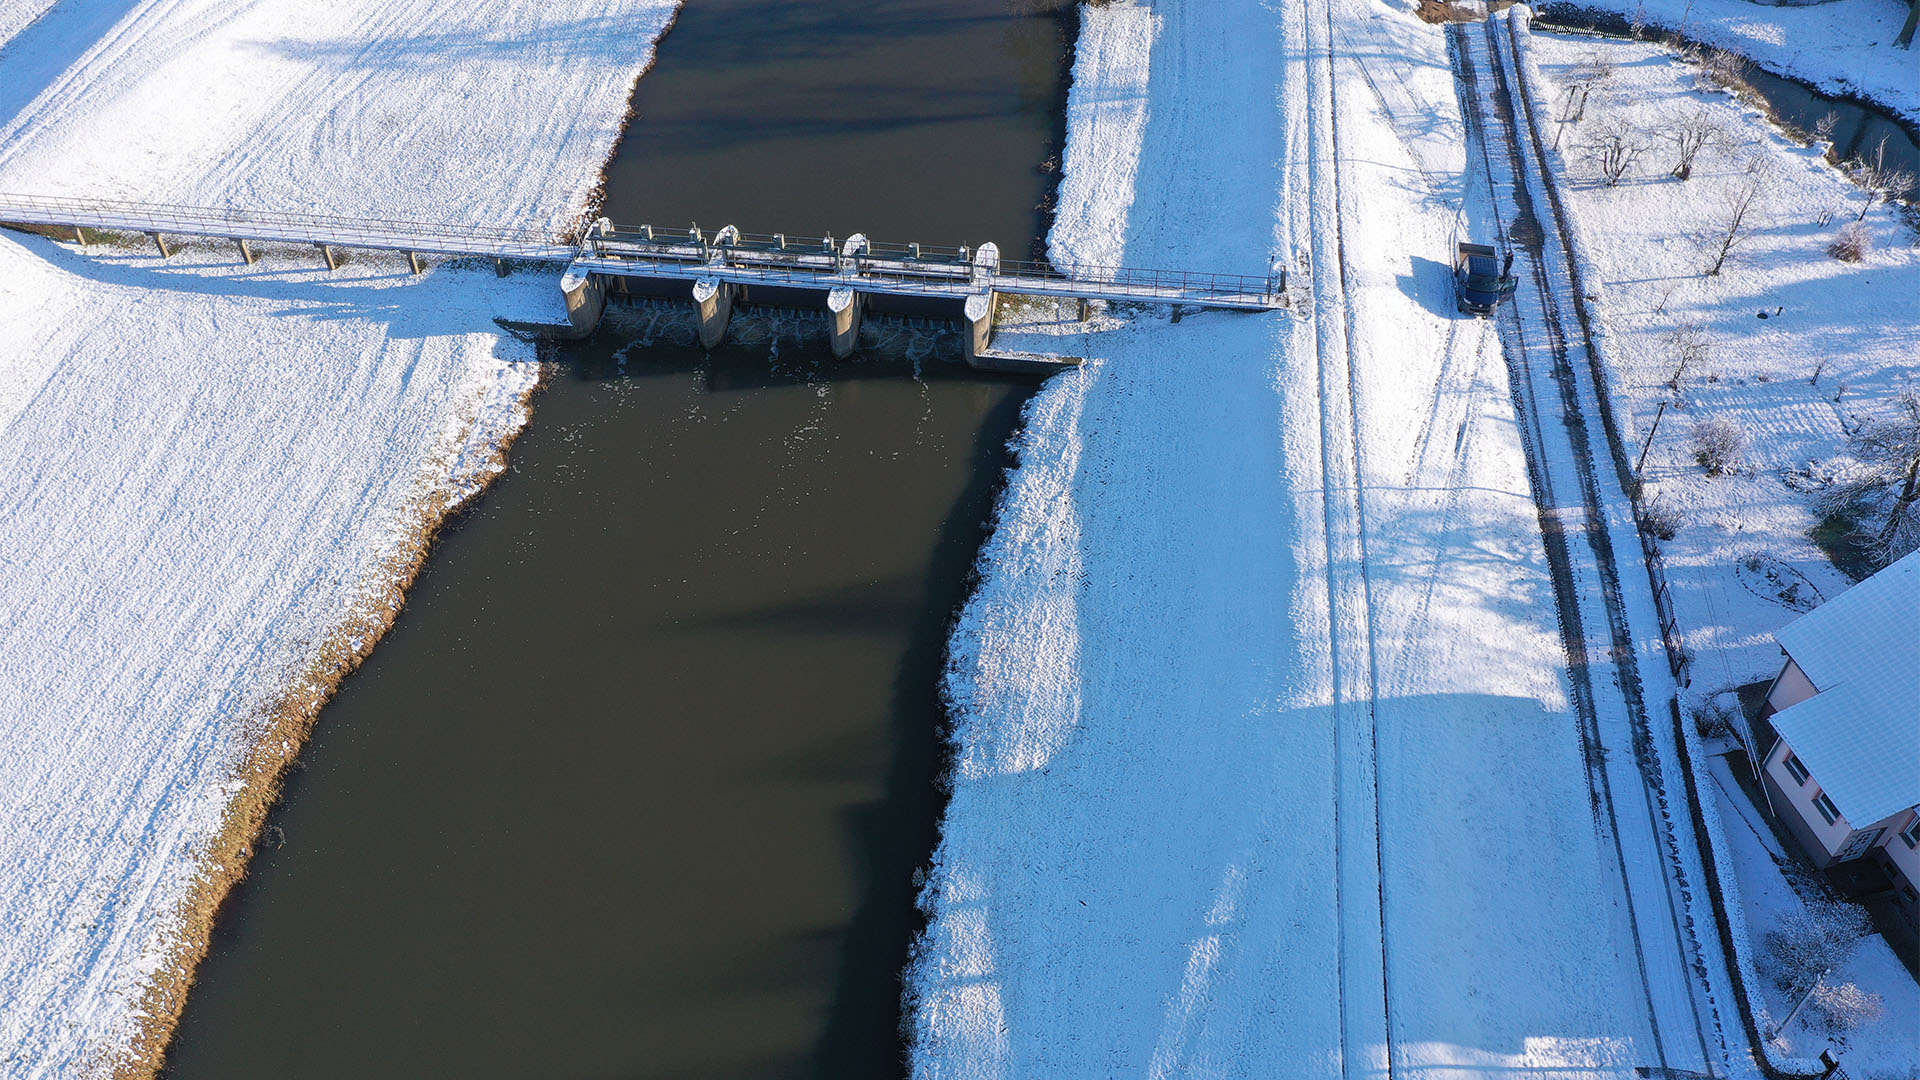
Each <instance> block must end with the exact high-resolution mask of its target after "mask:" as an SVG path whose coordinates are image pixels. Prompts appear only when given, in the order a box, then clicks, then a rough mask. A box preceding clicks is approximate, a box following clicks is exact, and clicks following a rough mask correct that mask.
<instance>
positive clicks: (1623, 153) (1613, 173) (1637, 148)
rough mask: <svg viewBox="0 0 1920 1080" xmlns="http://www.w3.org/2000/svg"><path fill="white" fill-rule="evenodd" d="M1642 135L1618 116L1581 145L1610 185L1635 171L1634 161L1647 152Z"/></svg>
mask: <svg viewBox="0 0 1920 1080" xmlns="http://www.w3.org/2000/svg"><path fill="white" fill-rule="evenodd" d="M1639 139H1640V134H1639V132H1637V131H1635V130H1634V129H1633V128H1632V127H1630V126H1628V125H1627V123H1626V122H1625V121H1623V120H1620V119H1618V118H1615V119H1609V120H1608V121H1606V122H1605V123H1603V124H1601V125H1600V127H1599V129H1598V130H1596V131H1594V133H1593V134H1591V135H1589V136H1587V138H1586V141H1584V142H1582V143H1581V144H1580V145H1581V149H1582V151H1584V152H1585V154H1586V158H1587V160H1588V161H1591V162H1592V163H1593V165H1594V167H1595V168H1597V169H1599V170H1600V175H1601V176H1603V177H1605V178H1606V181H1607V186H1608V187H1613V186H1614V185H1616V184H1618V183H1619V182H1620V181H1621V180H1622V179H1624V178H1625V177H1626V175H1627V174H1628V173H1630V172H1632V171H1633V165H1634V162H1636V161H1638V160H1640V157H1641V155H1643V154H1645V153H1646V152H1647V146H1646V144H1645V143H1642V142H1640V141H1639Z"/></svg>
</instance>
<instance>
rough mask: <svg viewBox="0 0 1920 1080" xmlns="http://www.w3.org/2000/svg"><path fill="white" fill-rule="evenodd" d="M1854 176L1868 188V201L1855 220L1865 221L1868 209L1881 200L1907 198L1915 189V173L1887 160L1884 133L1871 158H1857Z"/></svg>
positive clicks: (1854, 163)
mask: <svg viewBox="0 0 1920 1080" xmlns="http://www.w3.org/2000/svg"><path fill="white" fill-rule="evenodd" d="M1853 178H1854V179H1855V180H1856V181H1858V182H1859V184H1860V186H1861V187H1862V188H1865V189H1866V192H1867V202H1866V205H1864V206H1862V207H1861V208H1860V216H1859V217H1857V218H1854V220H1855V221H1865V220H1866V219H1867V211H1869V210H1871V209H1873V206H1874V203H1876V202H1879V201H1881V200H1883V199H1884V200H1886V201H1888V202H1892V201H1893V200H1895V199H1902V198H1905V197H1906V195H1907V192H1909V191H1912V190H1913V185H1914V175H1913V171H1912V170H1910V169H1903V168H1900V167H1899V166H1898V165H1895V164H1891V163H1889V162H1888V161H1887V137H1886V136H1884V135H1882V136H1881V137H1880V142H1879V144H1878V145H1876V146H1875V147H1874V148H1873V156H1872V157H1871V158H1855V159H1854V162H1853Z"/></svg>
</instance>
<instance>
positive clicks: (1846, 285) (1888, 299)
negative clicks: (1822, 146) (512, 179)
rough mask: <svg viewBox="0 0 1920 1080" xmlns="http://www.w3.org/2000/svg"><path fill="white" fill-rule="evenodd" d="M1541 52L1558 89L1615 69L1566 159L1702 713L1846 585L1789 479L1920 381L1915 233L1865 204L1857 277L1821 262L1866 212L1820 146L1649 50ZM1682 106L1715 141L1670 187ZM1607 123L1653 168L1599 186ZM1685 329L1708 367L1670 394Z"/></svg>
mask: <svg viewBox="0 0 1920 1080" xmlns="http://www.w3.org/2000/svg"><path fill="white" fill-rule="evenodd" d="M1535 40H1536V42H1537V48H1538V57H1539V59H1540V61H1541V66H1542V72H1543V74H1544V75H1545V76H1546V78H1547V80H1548V82H1549V83H1550V84H1552V85H1554V86H1556V87H1564V86H1565V85H1566V84H1567V83H1568V82H1570V81H1572V80H1573V78H1574V73H1575V71H1576V70H1577V69H1579V68H1580V67H1581V66H1582V65H1583V64H1585V63H1586V62H1587V61H1588V60H1589V58H1591V57H1592V56H1594V55H1596V53H1598V54H1600V55H1604V56H1607V57H1610V58H1612V61H1613V74H1612V76H1611V77H1610V78H1609V79H1608V80H1606V81H1605V82H1604V83H1603V84H1602V85H1601V87H1600V88H1599V89H1598V90H1596V91H1595V92H1594V93H1593V94H1592V96H1591V98H1590V102H1589V105H1588V107H1587V112H1586V118H1585V119H1584V120H1582V121H1581V122H1579V123H1575V124H1568V125H1566V129H1565V131H1564V134H1563V136H1562V138H1563V150H1564V151H1566V154H1565V156H1566V160H1567V162H1568V165H1569V167H1570V168H1571V169H1572V170H1573V176H1572V179H1573V183H1572V184H1571V185H1570V188H1569V190H1570V192H1571V194H1572V203H1573V209H1574V212H1575V213H1576V214H1578V215H1579V216H1580V218H1581V220H1582V221H1583V222H1585V223H1586V226H1587V228H1588V230H1589V233H1590V235H1591V236H1592V237H1593V238H1594V239H1595V241H1596V244H1595V251H1594V254H1595V257H1596V258H1597V260H1598V261H1599V269H1600V272H1601V276H1602V281H1603V282H1604V286H1605V291H1606V297H1607V308H1606V316H1607V323H1608V326H1609V327H1610V328H1611V329H1612V330H1613V332H1614V335H1615V340H1616V342H1617V343H1618V345H1619V355H1620V358H1621V360H1622V361H1623V362H1624V363H1625V366H1626V371H1625V372H1624V373H1623V374H1624V378H1623V379H1622V384H1623V385H1624V386H1625V387H1626V388H1627V390H1628V392H1629V395H1630V397H1631V399H1632V403H1633V413H1634V419H1635V422H1634V427H1635V428H1636V429H1637V430H1638V431H1639V432H1640V433H1641V434H1642V436H1643V437H1644V434H1645V433H1646V432H1647V431H1648V430H1650V429H1651V428H1652V425H1653V420H1654V417H1655V415H1656V414H1657V413H1658V412H1659V411H1660V409H1661V406H1662V404H1663V403H1664V404H1665V405H1666V406H1667V408H1666V412H1665V415H1664V416H1663V417H1662V418H1661V421H1660V428H1659V430H1658V431H1657V432H1656V433H1655V435H1654V439H1653V446H1652V450H1651V452H1650V453H1649V454H1648V456H1647V466H1646V472H1645V479H1646V480H1647V481H1648V483H1649V484H1651V485H1653V490H1654V491H1655V492H1658V493H1659V497H1661V498H1663V499H1666V500H1670V502H1671V503H1672V504H1673V505H1675V506H1677V507H1679V508H1680V509H1681V511H1682V515H1683V519H1684V520H1683V524H1682V525H1681V527H1680V529H1679V531H1678V533H1677V534H1676V535H1675V536H1674V538H1673V539H1672V540H1671V541H1667V542H1665V543H1664V544H1663V545H1662V546H1663V547H1664V549H1665V551H1666V556H1667V565H1668V568H1669V569H1670V570H1671V571H1672V577H1673V581H1674V588H1675V591H1676V597H1677V600H1676V602H1677V603H1678V605H1679V607H1680V610H1681V613H1682V615H1681V617H1682V622H1683V623H1684V624H1685V628H1686V636H1687V643H1688V645H1689V646H1691V647H1692V648H1693V649H1694V650H1695V652H1696V654H1697V658H1696V661H1695V665H1694V673H1693V679H1694V685H1693V687H1692V688H1691V689H1692V691H1693V693H1694V696H1695V698H1696V699H1698V698H1702V697H1705V696H1710V695H1711V694H1713V693H1715V692H1717V691H1722V690H1730V689H1732V688H1734V687H1737V686H1739V685H1741V684H1743V683H1746V682H1751V681H1754V680H1756V679H1762V678H1769V677H1771V676H1772V675H1773V674H1774V673H1775V672H1776V671H1778V669H1779V664H1780V661H1779V657H1780V653H1779V649H1778V647H1777V646H1776V645H1775V644H1774V643H1773V638H1772V633H1773V631H1774V630H1777V629H1779V628H1780V627H1781V626H1783V625H1785V624H1786V623H1787V622H1790V621H1791V620H1792V619H1793V618H1794V616H1795V615H1797V614H1798V613H1799V612H1800V611H1803V610H1806V609H1808V608H1811V607H1812V606H1814V605H1815V604H1817V603H1818V602H1819V601H1820V600H1821V599H1822V598H1823V597H1830V596H1833V595H1835V594H1836V593H1837V592H1838V591H1839V590H1841V589H1843V588H1845V586H1846V583H1847V579H1846V578H1845V577H1844V576H1843V575H1841V574H1840V573H1839V572H1838V571H1837V570H1835V569H1834V568H1833V566H1832V564H1831V563H1830V562H1829V561H1828V560H1827V558H1826V556H1825V555H1824V554H1823V553H1822V551H1821V550H1820V548H1818V547H1817V546H1816V545H1815V544H1814V543H1813V541H1812V540H1811V539H1810V537H1809V534H1810V533H1811V532H1812V530H1813V528H1814V526H1815V525H1816V524H1817V523H1818V515H1817V513H1816V511H1815V508H1814V506H1813V502H1814V496H1813V493H1812V492H1811V491H1809V490H1807V489H1808V488H1810V487H1811V486H1812V485H1811V483H1810V482H1809V481H1808V480H1805V479H1801V478H1799V477H1796V475H1795V474H1796V472H1805V470H1806V469H1807V467H1808V466H1809V465H1810V464H1811V463H1814V462H1825V461H1828V460H1830V459H1833V458H1835V457H1837V456H1839V455H1841V454H1842V453H1844V452H1845V451H1846V449H1847V431H1848V430H1849V429H1850V428H1851V427H1853V426H1855V425H1856V424H1857V423H1858V421H1859V420H1860V419H1861V418H1863V417H1879V416H1884V415H1886V414H1887V413H1888V411H1889V409H1890V408H1891V405H1892V402H1893V399H1894V397H1895V396H1896V395H1898V394H1899V393H1900V392H1901V391H1902V390H1904V389H1908V388H1911V387H1913V386H1914V381H1915V379H1916V377H1917V376H1920V367H1917V366H1916V360H1915V357H1916V350H1920V318H1917V317H1916V316H1915V307H1914V299H1913V298H1914V297H1915V296H1917V295H1920V250H1916V249H1915V248H1914V246H1913V244H1914V239H1915V237H1914V234H1913V230H1912V229H1911V228H1909V227H1908V226H1907V225H1906V224H1905V223H1903V222H1902V221H1901V220H1900V218H1899V216H1898V215H1897V214H1896V213H1895V212H1893V211H1890V210H1888V209H1887V208H1886V207H1885V206H1877V207H1875V208H1874V209H1873V210H1872V211H1870V212H1869V213H1868V214H1867V217H1866V225H1867V227H1868V228H1869V230H1870V234H1871V236H1872V237H1873V240H1874V248H1875V250H1874V251H1873V252H1872V253H1871V254H1870V255H1869V256H1868V257H1867V258H1866V259H1865V260H1864V261H1862V262H1859V263H1846V262H1842V261H1840V260H1838V259H1834V258H1832V257H1830V256H1828V255H1827V253H1826V248H1827V246H1828V245H1829V244H1830V243H1832V242H1833V241H1834V240H1835V239H1836V238H1837V237H1838V235H1839V233H1840V230H1841V228H1842V227H1843V226H1845V225H1846V224H1847V223H1848V222H1851V221H1853V220H1854V219H1855V217H1856V215H1857V214H1858V212H1859V210H1860V208H1861V206H1862V205H1863V204H1864V202H1865V196H1864V195H1863V194H1862V193H1861V191H1860V189H1859V188H1858V187H1856V186H1855V185H1853V184H1852V183H1850V182H1849V181H1848V180H1847V179H1846V178H1845V177H1843V176H1842V175H1840V173H1839V172H1838V171H1836V170H1835V169H1833V168H1832V167H1831V166H1829V165H1828V164H1827V163H1826V162H1825V161H1824V159H1823V158H1822V157H1821V153H1820V150H1819V149H1818V148H1817V147H1802V146H1798V145H1795V144H1794V143H1792V142H1790V141H1789V140H1787V139H1786V138H1785V137H1783V136H1782V135H1780V134H1779V133H1778V132H1777V131H1775V130H1774V129H1773V128H1772V127H1771V125H1769V124H1767V123H1766V121H1765V120H1764V119H1763V118H1762V117H1761V116H1760V114H1759V113H1758V112H1756V111H1755V110H1753V109H1752V108H1749V107H1746V106H1744V105H1741V104H1740V103H1738V102H1736V101H1735V100H1734V99H1732V98H1731V97H1730V96H1728V95H1726V94H1724V93H1720V92H1717V91H1711V90H1705V89H1703V88H1702V87H1701V86H1700V84H1699V79H1698V74H1699V73H1698V70H1697V69H1696V68H1693V67H1692V66H1690V65H1687V64H1684V63H1681V62H1678V61H1677V60H1676V59H1675V58H1674V57H1673V56H1672V54H1671V53H1670V52H1669V51H1668V50H1666V49H1665V48H1662V47H1660V46H1656V45H1644V44H1638V43H1634V42H1618V41H1595V40H1593V39H1587V38H1578V39H1575V38H1555V37H1553V36H1552V35H1548V34H1541V35H1538V36H1537V37H1536V39H1535ZM1692 110H1702V111H1703V112H1704V114H1705V115H1706V116H1709V117H1711V118H1712V119H1713V121H1714V122H1715V123H1716V124H1718V125H1719V126H1720V127H1721V129H1722V130H1724V131H1725V133H1726V137H1725V138H1724V140H1721V141H1718V142H1716V143H1715V144H1713V145H1710V146H1708V147H1707V148H1706V149H1704V150H1703V151H1702V152H1701V155H1700V158H1699V161H1698V162H1697V163H1696V165H1695V167H1694V172H1693V177H1692V179H1690V180H1688V181H1685V182H1682V181H1679V180H1676V179H1673V178H1672V177H1670V176H1669V175H1668V173H1669V171H1670V170H1671V169H1672V168H1673V156H1672V153H1673V152H1672V148H1671V146H1670V145H1669V144H1668V142H1667V141H1666V139H1665V138H1664V137H1663V136H1662V135H1661V134H1660V132H1661V131H1662V130H1663V129H1665V128H1666V127H1668V126H1669V125H1670V123H1671V121H1672V119H1673V118H1675V117H1678V116H1682V115H1686V114H1687V113H1688V112H1690V111H1692ZM1614 120H1619V121H1622V122H1624V123H1626V124H1627V125H1628V126H1629V128H1630V129H1631V130H1633V131H1635V132H1639V133H1643V134H1640V135H1638V136H1637V137H1638V139H1639V140H1640V142H1642V143H1643V144H1644V145H1645V146H1646V148H1647V153H1646V155H1645V156H1644V157H1643V158H1642V161H1641V164H1640V165H1639V166H1637V167H1636V169H1635V170H1634V173H1633V175H1631V176H1629V177H1627V178H1626V179H1625V180H1623V181H1622V182H1621V183H1620V184H1618V185H1616V186H1613V187H1608V186H1606V185H1605V184H1604V183H1602V182H1601V180H1600V178H1599V176H1598V172H1597V169H1596V167H1595V165H1594V164H1593V162H1592V161H1590V160H1589V159H1588V158H1587V157H1586V156H1585V155H1584V154H1583V153H1582V151H1581V149H1580V147H1581V146H1582V145H1583V143H1584V142H1585V141H1586V140H1588V139H1590V138H1592V137H1593V136H1594V135H1595V133H1597V132H1598V131H1600V130H1601V129H1603V128H1604V126H1605V125H1607V124H1608V123H1610V122H1612V121H1614ZM1750 167H1757V168H1759V169H1760V170H1761V174H1762V190H1761V197H1760V199H1759V200H1758V201H1757V202H1756V205H1755V209H1754V212H1753V228H1752V234H1753V235H1752V238H1751V239H1750V240H1748V241H1746V242H1745V243H1743V244H1742V245H1741V246H1740V247H1738V248H1736V250H1735V251H1734V253H1733V257H1732V258H1731V259H1730V261H1729V262H1728V265H1727V266H1726V267H1725V268H1723V270H1722V271H1721V273H1720V274H1718V275H1717V276H1707V275H1706V274H1704V273H1703V271H1704V270H1705V269H1706V268H1707V267H1708V266H1709V265H1710V263H1711V261H1712V255H1713V252H1712V250H1711V249H1712V246H1713V245H1711V244H1709V243H1706V242H1704V241H1705V240H1706V239H1709V238H1711V237H1712V236H1713V235H1714V234H1716V232H1717V231H1718V230H1719V228H1720V227H1721V226H1722V225H1723V224H1724V222H1725V220H1726V214H1727V210H1726V206H1727V200H1728V199H1729V197H1730V196H1731V195H1732V194H1734V193H1737V192H1739V191H1740V190H1742V189H1743V188H1744V187H1745V186H1746V185H1747V184H1749V183H1750V180H1751V174H1750V172H1749V170H1750ZM1823 222H1824V223H1823ZM1763 314H1764V316H1765V317H1764V318H1762V317H1761V316H1762V315H1763ZM1688 327H1694V328H1697V329H1698V332H1699V334H1700V336H1701V339H1702V340H1704V341H1705V342H1706V351H1705V353H1704V355H1703V356H1701V357H1700V358H1697V359H1695V360H1694V361H1693V362H1692V363H1691V364H1690V365H1689V366H1688V369H1687V370H1686V371H1685V372H1684V373H1683V374H1682V376H1681V378H1680V379H1679V388H1678V390H1676V389H1675V387H1674V385H1673V383H1674V379H1673V375H1674V372H1675V370H1676V369H1677V368H1678V367H1679V364H1680V349H1679V347H1678V345H1677V344H1676V341H1675V335H1676V333H1677V332H1680V331H1682V330H1683V329H1684V328H1688ZM1816 375H1817V376H1818V380H1817V382H1816V381H1815V376H1816ZM1713 417H1724V418H1728V419H1731V420H1733V421H1734V422H1735V423H1737V424H1739V425H1740V427H1741V428H1742V429H1744V430H1745V431H1746V433H1747V434H1748V436H1749V438H1750V440H1751V442H1750V446H1749V448H1748V450H1747V452H1746V455H1745V461H1744V463H1743V465H1742V467H1741V468H1739V469H1738V470H1737V471H1735V472H1734V473H1732V474H1730V475H1723V476H1708V475H1707V472H1706V470H1705V469H1704V468H1703V467H1702V466H1701V465H1700V464H1698V463H1697V462H1696V460H1695V457H1694V447H1693V432H1694V428H1695V425H1697V424H1699V423H1701V422H1703V421H1705V420H1707V419H1709V418H1713ZM1815 472H1816V473H1817V472H1819V470H1815ZM1796 584H1797V585H1798V586H1799V588H1798V589H1797V591H1790V590H1791V587H1792V586H1794V585H1796Z"/></svg>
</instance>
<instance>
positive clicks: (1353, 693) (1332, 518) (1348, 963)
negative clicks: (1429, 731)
mask: <svg viewBox="0 0 1920 1080" xmlns="http://www.w3.org/2000/svg"><path fill="white" fill-rule="evenodd" d="M1305 25H1306V26H1307V28H1308V30H1307V33H1306V39H1307V42H1308V52H1309V56H1308V58H1307V80H1308V92H1309V96H1310V98H1311V99H1312V101H1311V105H1310V109H1311V112H1312V118H1311V120H1310V122H1309V126H1308V129H1307V131H1308V143H1307V145H1308V154H1307V165H1308V183H1309V191H1308V199H1309V206H1310V208H1311V211H1312V212H1311V214H1310V216H1309V220H1310V223H1311V226H1312V246H1313V252H1314V255H1313V277H1314V296H1315V307H1316V309H1317V310H1316V313H1315V325H1314V352H1315V357H1316V361H1317V364H1316V368H1317V374H1318V378H1319V390H1320V395H1319V396H1320V465H1321V495H1322V507H1323V511H1324V518H1325V520H1324V523H1323V524H1324V529H1325V531H1324V534H1323V538H1324V540H1325V542H1326V547H1327V579H1328V599H1329V603H1330V606H1331V607H1332V611H1331V612H1330V618H1329V620H1328V635H1329V638H1330V642H1329V644H1330V646H1331V650H1330V651H1331V655H1332V668H1333V671H1332V675H1333V699H1334V700H1333V704H1334V861H1335V874H1334V889H1335V898H1336V903H1337V905H1338V908H1339V910H1338V913H1337V921H1338V927H1339V947H1338V950H1337V956H1338V958H1339V981H1338V985H1339V988H1340V1068H1341V1074H1342V1075H1343V1076H1347V1077H1352V1076H1355V1075H1360V1074H1366V1075H1385V1076H1386V1077H1388V1078H1391V1077H1392V1076H1393V1075H1394V1067H1395V1064H1396V1060H1397V1059H1396V1055H1395V1053H1394V1046H1393V1039H1392V1032H1393V1021H1392V1001H1393V995H1392V986H1391V977H1390V974H1389V971H1388V967H1387V953H1388V949H1387V938H1386V934H1387V927H1386V877H1385V875H1384V874H1383V873H1382V861H1383V851H1382V846H1381V821H1380V758H1379V717H1378V713H1377V711H1376V703H1377V702H1378V700H1379V696H1380V695H1379V665H1378V663H1377V659H1376V656H1377V650H1376V648H1375V643H1374V630H1373V620H1372V611H1373V606H1374V605H1373V582H1372V579H1371V577H1370V575H1369V573H1368V570H1367V545H1366V506H1365V502H1366V500H1365V494H1364V490H1363V487H1362V479H1363V477H1364V476H1365V470H1364V469H1363V468H1362V456H1361V438H1360V426H1359V414H1358V409H1357V405H1358V396H1359V394H1358V389H1359V383H1358V376H1357V372H1356V366H1355V364H1354V360H1353V354H1352V348H1353V345H1352V341H1353V318H1354V316H1353V308H1352V305H1351V304H1350V303H1349V302H1348V296H1347V289H1348V280H1347V264H1346V254H1345V250H1344V246H1343V245H1344V231H1343V228H1342V220H1341V219H1342V216H1343V214H1344V213H1345V207H1344V206H1343V205H1342V189H1341V183H1340V147H1341V143H1340V127H1339V123H1340V121H1339V98H1338V93H1337V86H1338V80H1337V79H1336V78H1335V77H1334V67H1335V65H1336V63H1337V62H1338V61H1337V53H1336V50H1335V44H1334V24H1333V3H1332V0H1321V2H1320V4H1319V5H1318V10H1317V11H1316V10H1314V9H1313V8H1311V7H1309V8H1308V9H1307V10H1306V18H1305ZM1316 38H1318V40H1315V39H1316ZM1336 431H1338V432H1341V434H1340V435H1339V436H1336V435H1335V432H1336ZM1356 849H1358V850H1356ZM1349 879H1352V880H1349ZM1363 941H1364V942H1365V943H1366V944H1365V945H1364V946H1363V945H1362V942H1363ZM1369 1046H1377V1047H1379V1059H1378V1060H1361V1054H1360V1053H1359V1052H1356V1048H1357V1047H1369Z"/></svg>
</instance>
